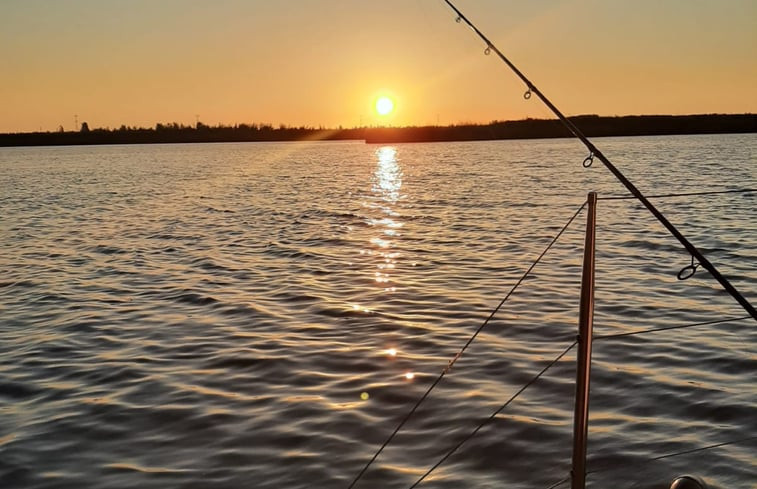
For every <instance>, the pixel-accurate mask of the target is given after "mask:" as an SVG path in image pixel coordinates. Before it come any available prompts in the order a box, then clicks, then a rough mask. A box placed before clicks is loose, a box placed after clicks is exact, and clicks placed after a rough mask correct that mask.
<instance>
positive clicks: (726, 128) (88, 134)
mask: <svg viewBox="0 0 757 489" xmlns="http://www.w3.org/2000/svg"><path fill="white" fill-rule="evenodd" d="M570 119H571V120H572V121H573V123H574V124H575V125H576V126H577V127H578V128H579V129H580V130H581V131H582V132H583V133H584V134H585V135H586V136H589V137H601V136H648V135H667V134H715V133H753V132H757V114H700V115H685V116H673V115H642V116H621V117H603V116H598V115H582V116H575V117H570ZM570 136H571V134H570V133H569V132H568V130H567V129H566V128H565V127H564V126H563V125H562V124H561V123H560V121H558V120H556V119H523V120H518V121H493V122H491V123H489V124H455V125H450V126H408V127H357V128H350V129H345V128H342V127H338V128H335V129H328V128H323V127H318V128H315V127H307V126H298V127H295V126H287V125H284V124H280V125H278V126H273V125H272V124H236V125H233V126H226V125H217V126H209V125H206V124H203V123H202V122H197V124H195V125H194V126H191V125H184V124H179V123H176V122H172V123H158V124H155V127H152V128H144V127H130V126H126V125H122V126H121V127H119V128H116V129H111V128H94V129H91V128H90V127H89V124H87V123H86V122H83V123H82V124H81V128H80V129H79V130H78V131H65V130H63V128H62V127H61V128H59V130H58V131H54V132H53V131H50V132H28V133H9V134H0V146H56V145H86V144H150V143H213V142H216V143H217V142H254V141H308V140H364V141H366V142H367V143H400V142H434V141H476V140H491V139H532V138H562V137H570Z"/></svg>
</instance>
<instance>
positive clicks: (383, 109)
mask: <svg viewBox="0 0 757 489" xmlns="http://www.w3.org/2000/svg"><path fill="white" fill-rule="evenodd" d="M393 110H394V102H392V99H390V98H389V97H379V98H378V99H377V100H376V112H378V113H379V115H388V114H389V113H391V112H392V111H393Z"/></svg>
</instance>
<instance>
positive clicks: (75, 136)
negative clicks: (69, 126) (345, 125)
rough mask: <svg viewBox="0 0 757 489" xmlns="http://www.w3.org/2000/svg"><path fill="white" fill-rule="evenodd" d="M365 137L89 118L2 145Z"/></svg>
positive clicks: (4, 137)
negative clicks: (99, 123) (106, 124)
mask: <svg viewBox="0 0 757 489" xmlns="http://www.w3.org/2000/svg"><path fill="white" fill-rule="evenodd" d="M326 139H330V140H340V139H363V129H341V128H340V129H324V128H313V127H290V126H285V125H283V124H282V125H279V126H278V127H274V126H273V125H271V124H237V125H234V126H223V125H218V126H208V125H205V124H203V123H202V122H198V123H197V125H196V126H186V125H183V124H177V123H175V122H174V123H169V124H160V123H159V124H156V125H155V127H154V128H144V127H128V126H121V127H120V128H118V129H110V128H106V129H103V128H97V129H92V128H90V127H89V125H88V124H87V123H86V122H83V123H82V125H81V130H80V131H63V130H62V128H61V129H59V130H58V131H56V132H28V133H13V134H0V146H62V145H78V144H152V143H220V142H245V141H303V140H326Z"/></svg>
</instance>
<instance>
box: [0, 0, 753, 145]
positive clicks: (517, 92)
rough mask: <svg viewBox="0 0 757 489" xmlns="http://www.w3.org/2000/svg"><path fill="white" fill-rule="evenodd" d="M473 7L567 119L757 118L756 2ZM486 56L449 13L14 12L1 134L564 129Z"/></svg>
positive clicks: (231, 3)
mask: <svg viewBox="0 0 757 489" xmlns="http://www.w3.org/2000/svg"><path fill="white" fill-rule="evenodd" d="M455 3H456V5H457V7H458V8H459V9H460V10H461V11H462V12H463V13H464V14H465V15H466V16H467V17H468V18H469V19H470V20H471V21H473V22H474V23H476V24H477V25H478V27H479V29H481V30H482V31H483V32H484V33H485V34H486V35H487V36H488V37H489V38H490V39H491V40H492V42H493V43H494V44H495V45H497V46H498V47H499V49H500V50H501V51H502V52H503V53H504V54H505V55H506V56H508V57H509V58H510V60H511V61H513V62H514V63H515V64H516V65H517V66H518V67H519V68H520V69H521V71H523V72H524V73H525V74H526V76H528V77H529V78H530V79H531V80H532V82H533V83H534V84H535V85H536V86H537V87H539V88H540V89H541V91H542V92H544V93H545V94H546V95H547V96H548V97H549V98H550V99H552V101H553V102H554V103H555V105H556V106H557V107H559V108H560V109H561V110H562V111H563V112H564V113H565V114H566V115H578V114H599V115H630V114H700V113H747V112H752V113H754V112H757V1H755V0H718V1H715V0H633V1H629V0H530V1H523V0H456V2H455ZM485 47H486V46H485V45H484V44H483V42H482V41H481V40H480V39H478V38H477V37H476V36H475V34H474V33H473V32H472V31H471V30H470V29H468V28H466V27H465V26H464V24H459V23H456V22H455V15H454V13H453V12H452V11H451V10H450V9H449V7H447V6H446V5H445V4H444V2H443V1H442V0H381V1H379V0H286V1H277V0H213V1H212V2H211V1H207V0H0V67H1V68H0V107H2V109H1V110H0V132H27V131H37V130H43V131H48V130H57V129H58V127H60V126H62V127H63V128H64V129H65V130H73V129H74V128H75V127H76V126H75V124H77V123H78V124H81V122H83V121H86V122H87V123H88V125H89V127H90V128H95V127H120V126H121V125H122V124H124V125H127V126H141V127H153V126H155V124H156V123H169V122H178V123H181V124H191V125H194V124H195V123H196V121H198V120H199V121H201V122H203V123H205V124H209V125H216V124H225V125H233V124H238V123H269V124H274V125H279V124H286V125H293V126H300V125H304V126H313V127H319V126H323V127H338V126H340V125H341V126H344V127H356V126H362V125H425V124H458V123H469V122H475V123H488V122H490V121H492V120H516V119H523V118H527V117H533V118H547V117H551V115H550V113H549V112H548V111H547V109H546V108H544V107H543V105H541V104H540V103H539V102H538V101H537V100H536V99H535V98H532V99H531V100H524V99H523V97H522V94H523V92H524V86H523V84H522V83H521V82H520V81H519V80H517V79H516V77H515V75H513V74H512V73H511V72H510V71H508V69H507V67H506V66H505V65H504V64H503V63H502V62H501V61H499V60H498V59H497V58H496V56H494V55H490V56H486V55H484V48H485ZM382 95H386V96H389V97H391V98H392V99H393V100H394V102H395V110H394V111H393V112H392V113H391V114H389V115H386V116H380V115H378V114H377V113H376V111H375V108H374V104H375V100H376V98H377V97H379V96H382Z"/></svg>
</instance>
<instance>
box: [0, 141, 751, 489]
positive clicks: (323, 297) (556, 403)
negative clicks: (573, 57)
mask: <svg viewBox="0 0 757 489" xmlns="http://www.w3.org/2000/svg"><path fill="white" fill-rule="evenodd" d="M597 143H598V145H599V146H600V147H601V148H603V151H604V152H605V153H606V154H607V155H608V156H609V157H610V158H611V159H613V161H614V162H615V163H616V164H617V165H618V166H619V167H620V168H621V169H623V170H624V171H625V172H626V173H627V174H628V175H629V177H630V178H631V179H632V180H634V181H635V182H636V183H637V185H638V186H639V187H640V188H641V189H642V190H643V191H645V192H647V193H650V194H654V193H670V192H692V191H700V190H726V189H738V188H757V157H756V156H755V155H757V136H755V135H738V136H737V135H728V136H696V137H695V136H685V137H654V138H615V139H601V140H597ZM585 156H586V154H585V152H584V151H583V149H582V148H581V147H580V146H579V145H578V143H576V142H575V141H570V140H540V141H499V142H476V143H439V144H415V145H396V146H386V147H381V146H371V145H365V144H363V143H357V142H354V143H353V142H348V143H286V144H206V145H154V146H103V147H68V148H3V149H0V487H3V488H80V487H92V488H126V487H139V488H167V487H170V488H174V487H175V488H195V487H196V488H241V487H255V488H310V487H319V488H320V487H322V488H346V487H347V486H348V485H349V483H350V482H351V481H352V479H353V478H354V477H355V475H356V474H357V473H358V472H359V470H360V469H361V468H362V467H363V465H364V464H365V463H366V462H367V461H368V460H369V459H370V457H371V456H372V455H373V454H374V453H375V451H376V449H377V448H378V446H380V444H381V443H382V442H383V441H384V440H385V439H386V437H387V436H388V435H389V434H390V433H391V432H392V430H393V429H394V427H395V426H396V425H397V423H398V421H399V420H400V419H401V418H402V417H403V416H404V414H405V413H407V412H408V410H409V409H410V408H411V407H412V405H413V404H414V402H415V401H416V400H417V399H418V397H419V396H420V395H421V394H422V393H423V392H424V391H425V390H426V388H427V387H428V386H429V385H430V383H431V382H433V380H434V379H435V378H436V376H437V375H438V374H439V373H440V371H441V370H442V369H443V368H444V367H445V366H446V365H447V362H448V361H449V360H450V359H451V358H452V357H453V356H454V355H455V353H456V352H457V351H458V350H459V349H460V348H461V347H462V345H463V344H464V343H465V341H466V340H467V339H468V338H469V336H470V335H471V334H472V333H473V331H474V330H475V329H476V328H477V327H478V325H479V324H481V322H482V321H483V320H484V319H485V318H486V317H487V316H488V314H489V313H490V311H491V310H492V309H493V308H494V307H495V306H496V305H497V304H498V303H499V302H500V300H501V299H502V298H503V297H504V296H505V295H506V293H507V292H508V291H509V290H510V288H511V287H512V286H513V284H514V283H515V282H516V280H517V279H518V278H519V276H520V275H521V274H522V273H523V272H524V271H525V270H526V269H527V268H528V266H529V265H530V263H531V262H532V261H533V260H534V259H535V258H536V257H537V256H538V254H539V253H541V251H542V250H543V249H544V247H545V246H546V245H547V244H548V243H549V241H550V240H551V238H552V237H553V236H554V235H555V234H556V233H557V232H558V231H559V229H560V228H561V227H562V226H563V225H565V224H566V222H567V221H568V219H569V218H570V216H572V215H573V214H574V212H575V211H576V210H577V209H578V208H579V207H580V205H581V203H582V202H583V201H584V199H585V197H586V193H587V192H588V191H590V190H597V191H598V192H599V193H600V196H610V195H624V191H623V189H622V187H621V186H620V185H619V184H617V183H616V182H615V181H614V180H613V179H612V177H611V176H610V175H609V173H608V172H607V171H606V170H604V169H603V168H602V167H601V165H600V163H599V162H596V163H595V164H594V166H593V167H592V168H590V169H584V168H582V166H581V161H582V160H583V158H584V157H585ZM655 203H656V204H657V205H659V207H660V208H661V210H663V212H665V213H666V214H667V215H668V216H669V218H670V219H671V221H672V222H674V223H675V224H676V225H678V226H679V227H680V229H681V230H682V231H683V232H684V234H686V235H687V236H688V237H689V238H690V239H691V240H692V241H693V242H694V243H695V244H697V245H698V246H700V247H701V249H702V250H703V251H704V252H705V253H706V254H707V255H708V256H709V258H710V260H711V261H712V262H713V263H715V264H716V266H718V267H719V269H720V270H721V271H722V272H723V273H724V274H725V275H726V276H728V277H729V278H730V279H731V280H732V282H733V284H734V285H735V286H736V287H737V288H739V289H740V290H741V291H742V292H743V294H744V295H745V296H746V297H747V298H749V299H750V300H751V302H752V303H753V304H754V303H757V266H756V265H757V194H724V195H709V196H700V197H687V198H660V199H656V200H655ZM598 221H599V222H598V225H599V228H598V231H597V239H598V251H597V266H598V271H597V288H598V290H597V298H596V300H597V310H596V316H595V333H596V334H597V335H607V334H616V333H622V332H631V331H636V330H641V329H648V328H659V327H667V326H677V325H686V324H690V323H696V322H703V321H711V320H716V319H721V318H727V317H743V316H745V313H744V311H743V310H742V309H740V307H739V306H738V305H737V304H736V303H735V301H733V300H732V299H731V298H730V297H729V296H727V295H726V294H724V293H723V292H721V291H720V290H719V287H718V286H717V284H716V283H715V282H714V281H713V280H712V278H711V277H710V276H708V274H707V273H706V272H705V271H702V270H700V271H699V272H698V273H697V274H696V275H695V276H694V277H693V278H692V279H689V280H687V281H678V280H677V279H676V274H677V273H678V271H679V270H680V269H681V268H682V267H684V266H685V265H687V264H689V262H690V257H689V256H688V255H687V254H686V252H685V251H683V250H682V248H681V247H680V246H679V245H678V244H677V242H675V241H674V239H673V238H671V237H669V236H668V235H667V233H666V231H665V230H664V229H663V228H662V226H661V225H659V224H657V223H656V221H655V220H654V219H653V217H652V216H651V215H650V214H649V213H648V212H647V211H646V210H644V209H642V208H641V207H640V206H639V205H638V204H636V203H635V202H633V201H628V200H617V201H601V202H600V203H599V208H598ZM584 222H585V215H584V214H583V213H582V214H581V215H580V216H579V217H578V218H577V219H576V221H575V222H574V223H573V225H572V226H571V227H570V228H569V229H568V230H567V231H566V233H565V234H564V235H563V237H562V238H561V239H560V241H558V243H557V245H556V246H555V247H554V248H553V250H552V251H551V252H550V253H549V254H547V255H546V257H545V258H544V260H543V261H542V263H541V264H539V265H538V266H537V267H536V268H535V270H534V272H533V273H532V274H531V275H530V276H529V278H528V279H527V280H525V281H524V283H523V285H522V286H521V288H520V289H519V290H518V291H517V292H516V293H515V294H514V295H513V297H512V298H511V299H510V300H509V301H508V302H507V303H506V304H505V305H504V307H503V308H502V310H501V311H500V312H499V313H498V314H497V315H496V317H495V319H494V320H493V321H492V322H491V323H490V324H489V325H488V326H487V327H486V329H484V331H483V332H482V333H481V334H480V335H479V337H478V338H477V339H476V341H475V342H474V343H473V344H472V345H471V347H470V348H469V349H468V350H467V351H466V353H465V355H463V356H462V357H461V358H460V359H459V360H458V362H457V363H456V364H455V367H454V368H453V369H452V370H451V372H450V373H449V374H448V375H447V376H446V377H445V378H444V379H443V381H442V382H441V383H440V384H439V386H438V387H437V388H436V389H435V390H434V391H433V393H432V394H431V396H430V398H429V399H428V400H427V401H426V402H425V403H424V404H423V405H422V406H421V408H420V409H419V410H418V412H417V413H416V415H415V416H414V417H413V418H412V419H411V421H410V422H409V423H408V424H407V425H406V427H405V428H404V429H403V430H402V431H401V432H400V434H399V435H398V436H397V438H396V439H395V440H394V442H393V443H392V444H390V445H389V447H388V448H387V449H386V450H385V451H384V452H383V453H382V454H381V456H380V457H379V458H378V459H377V460H376V462H375V463H374V464H373V466H372V467H371V468H370V469H369V470H368V472H366V474H365V476H364V477H363V479H361V481H360V483H359V484H358V485H357V487H365V488H404V487H408V486H410V485H411V484H412V483H413V482H414V481H415V480H417V479H418V477H419V476H420V475H422V474H423V473H424V472H425V471H426V470H427V469H428V468H429V467H430V466H432V465H433V464H434V463H436V462H437V461H438V460H439V459H440V458H441V456H443V455H444V454H445V453H446V452H447V451H448V449H449V448H450V447H451V446H453V445H455V444H456V443H457V442H458V441H459V440H460V439H461V438H462V437H464V436H465V435H466V434H467V433H469V432H470V431H471V430H472V429H474V428H475V427H476V426H477V425H478V424H479V423H480V422H481V421H482V420H483V419H486V418H487V417H489V416H490V415H491V414H492V413H493V412H495V411H496V410H497V409H498V408H499V407H500V406H501V405H502V404H503V403H504V402H505V401H506V400H507V399H508V398H509V397H510V396H511V395H512V394H513V393H515V392H516V391H517V389H519V388H520V387H521V386H522V385H523V384H524V383H525V382H527V381H528V380H529V379H530V378H531V377H532V376H533V375H534V374H536V373H537V372H538V371H539V370H540V369H541V368H543V367H544V365H546V364H547V362H549V361H550V360H552V359H553V358H554V357H555V356H556V355H557V354H558V353H559V352H561V351H562V350H563V349H565V348H566V347H567V346H568V345H569V344H570V343H571V342H572V341H573V338H574V336H575V329H576V322H577V319H576V318H577V301H578V291H579V277H580V262H581V253H582V248H583V227H584ZM756 346H757V329H756V328H755V323H754V321H752V320H740V321H733V322H730V323H723V324H718V325H712V326H702V327H694V328H688V329H679V330H671V331H665V332H659V333H653V334H646V335H638V336H627V337H621V338H617V339H615V340H605V341H602V342H599V341H598V342H597V343H596V345H595V349H594V364H593V365H594V370H593V385H592V394H591V403H592V404H591V410H592V411H591V421H590V422H591V427H590V431H589V440H590V444H589V462H588V465H589V470H591V471H598V472H596V473H594V474H591V475H590V477H589V482H590V487H597V488H599V487H621V488H622V487H629V488H662V487H667V485H666V484H669V482H670V480H671V478H672V477H674V476H675V475H678V474H680V473H687V472H688V473H695V474H699V475H700V476H703V477H704V478H705V479H706V480H708V481H709V482H710V483H711V484H712V485H713V487H719V488H733V487H745V488H746V487H757V456H756V455H755V453H757V443H756V442H755V440H752V441H747V442H741V443H736V444H731V445H727V446H723V447H720V448H715V449H711V450H706V451H703V452H696V453H692V454H688V455H685V456H679V457H673V458H665V459H662V460H658V461H656V462H649V461H648V459H650V458H652V457H657V456H660V455H666V454H671V453H676V452H681V451H686V450H693V449H696V448H699V447H704V446H708V445H712V444H716V443H721V442H727V441H731V440H735V439H739V438H744V437H749V436H757V415H756V408H757V387H756V386H755V378H757V347H756ZM392 348H393V349H396V351H397V354H396V356H393V355H391V354H389V353H388V350H389V349H392ZM574 362H575V352H574V351H571V352H570V353H568V355H566V356H565V357H564V358H563V360H562V361H560V362H559V363H557V364H556V366H555V367H554V368H552V369H550V370H549V371H548V372H547V374H546V375H545V376H544V377H542V378H541V379H540V380H539V381H538V382H537V383H535V384H534V385H533V386H532V387H530V388H529V389H528V390H526V391H525V393H524V394H523V395H522V396H520V397H519V398H518V399H517V400H516V401H515V402H514V403H513V404H511V405H510V406H509V407H508V408H507V409H505V410H504V411H502V412H501V413H500V414H498V415H497V416H496V417H495V418H494V419H493V421H492V422H491V423H489V424H488V425H487V426H486V427H484V428H483V429H482V430H481V431H480V432H479V433H478V434H477V435H476V436H475V437H474V438H473V439H472V440H470V441H469V442H468V443H466V444H465V445H463V446H462V448H461V449H460V450H459V451H458V452H457V453H456V454H454V455H453V456H452V457H450V458H449V459H448V460H447V461H446V462H445V463H444V464H443V465H442V466H441V467H440V468H439V469H437V470H436V471H435V472H434V473H433V474H432V475H431V476H430V477H429V479H427V480H426V481H425V482H424V483H423V484H422V486H421V487H429V488H464V487H471V488H494V487H497V488H500V487H509V488H544V487H547V486H549V485H550V484H552V483H554V482H556V481H558V480H560V479H562V478H563V477H565V476H567V474H568V471H569V466H570V450H571V432H572V404H573V399H572V398H573V389H574V375H575V374H574V366H575V365H574ZM408 373H411V374H414V378H412V379H408V378H406V374H408ZM563 487H564V486H563Z"/></svg>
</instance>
